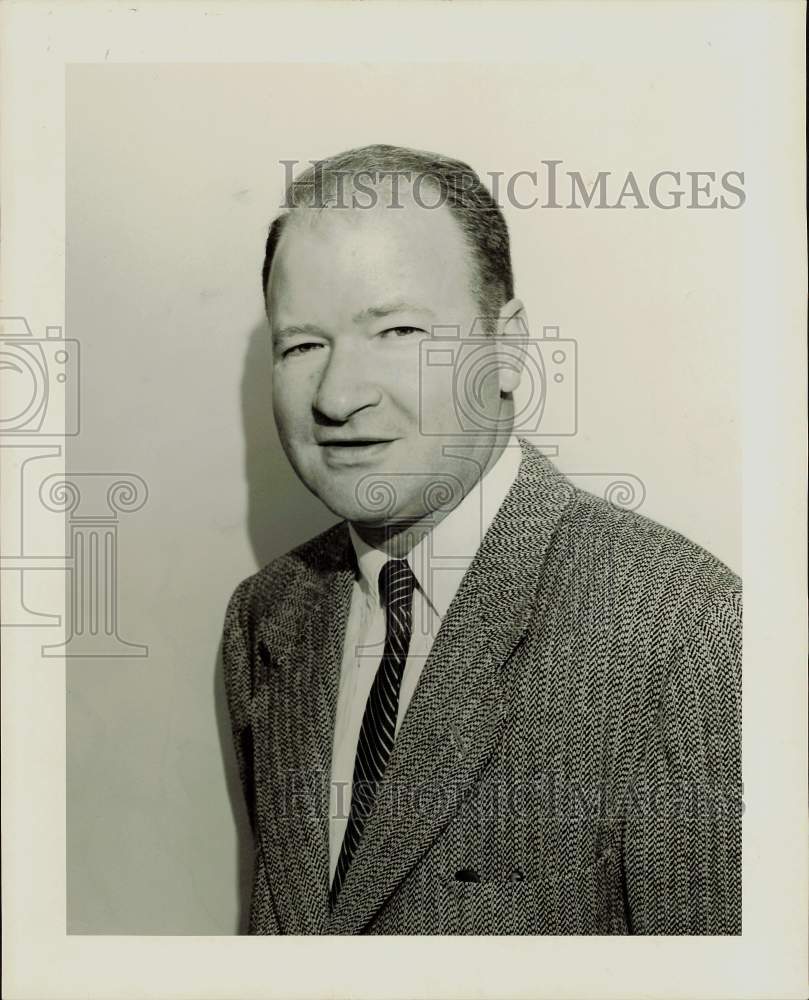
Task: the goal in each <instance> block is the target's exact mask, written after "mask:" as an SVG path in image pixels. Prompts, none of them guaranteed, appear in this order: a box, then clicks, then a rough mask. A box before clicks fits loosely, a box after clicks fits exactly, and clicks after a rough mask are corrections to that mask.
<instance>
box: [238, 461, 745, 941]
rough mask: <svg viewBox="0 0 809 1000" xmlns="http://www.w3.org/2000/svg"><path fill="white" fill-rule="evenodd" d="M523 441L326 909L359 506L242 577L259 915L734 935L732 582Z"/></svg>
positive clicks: (691, 547)
mask: <svg viewBox="0 0 809 1000" xmlns="http://www.w3.org/2000/svg"><path fill="white" fill-rule="evenodd" d="M521 447H522V462H521V466H520V472H519V475H518V477H517V480H516V482H515V483H514V485H513V487H512V489H511V491H510V492H509V494H508V496H507V497H506V499H505V501H504V502H503V505H502V506H501V508H500V510H499V512H498V514H497V516H496V518H495V519H494V521H493V523H492V525H491V526H490V528H489V530H488V532H487V533H486V535H485V537H484V538H483V540H482V543H481V545H480V548H479V549H478V551H477V553H476V555H475V557H474V559H473V561H472V564H471V566H470V567H469V570H468V571H467V573H466V575H465V577H464V579H463V581H462V583H461V586H460V588H459V590H458V592H457V594H456V596H455V599H454V600H453V602H452V604H451V606H450V608H449V610H448V612H447V615H446V616H445V618H444V620H443V621H442V623H441V627H440V630H439V632H438V635H437V636H436V638H435V641H434V643H433V647H432V650H431V652H430V656H429V658H428V660H427V662H426V664H425V666H424V670H423V673H422V675H421V677H420V680H419V684H418V686H417V688H416V691H415V693H414V695H413V699H412V701H411V703H410V706H409V708H408V711H407V713H406V715H405V717H404V719H403V721H402V723H401V726H400V729H399V732H398V734H397V736H396V742H395V745H394V748H393V751H392V753H391V755H390V759H389V760H388V763H387V767H386V769H385V774H384V777H383V779H382V781H381V782H380V784H379V787H378V791H377V797H376V801H375V803H374V808H373V811H372V813H371V815H370V816H369V818H368V820H367V822H366V825H365V828H364V830H363V836H362V839H361V842H360V843H359V844H358V846H357V849H356V852H355V854H354V856H353V858H352V860H351V865H350V866H349V869H348V872H347V874H346V877H345V881H344V882H343V885H342V888H341V891H340V895H339V898H338V899H337V902H336V905H335V906H334V907H333V908H330V906H329V855H328V804H329V777H330V765H331V743H332V736H333V727H334V715H335V706H336V700H337V690H338V683H339V672H340V664H341V660H342V637H343V632H344V629H345V622H346V616H347V613H348V608H349V602H350V596H351V588H352V584H353V579H354V572H355V566H354V563H353V552H352V547H351V544H350V539H349V538H348V532H347V528H346V525H345V524H344V523H342V524H338V525H335V526H334V527H333V528H331V529H330V530H329V531H327V532H325V533H324V534H322V535H320V536H319V537H317V538H315V539H313V540H312V541H311V542H308V543H306V544H305V545H302V546H300V547H299V548H297V549H295V550H294V551H292V552H290V553H289V554H287V555H285V556H283V557H281V558H279V559H277V560H275V561H274V562H273V563H271V564H270V565H268V566H265V567H264V568H263V569H262V570H260V571H259V572H257V573H256V574H254V575H253V576H251V577H249V578H248V579H246V580H244V581H242V583H241V584H240V585H239V586H238V587H237V588H236V590H235V592H234V594H233V596H232V597H231V600H230V603H229V605H228V609H227V613H226V617H225V625H224V637H223V658H224V669H225V680H226V685H227V692H228V701H229V707H230V713H231V720H232V724H233V731H234V738H235V747H236V755H237V760H238V764H239V769H240V773H241V776H242V781H243V785H244V790H245V795H246V801H247V806H248V810H249V814H250V818H251V821H252V824H253V829H254V833H255V843H256V864H255V880H254V890H253V896H252V902H251V913H250V932H251V933H254V934H279V933H284V934H358V933H370V934H614V933H618V934H625V933H633V934H738V933H740V932H741V813H742V799H741V610H742V605H741V581H740V580H739V578H738V577H737V576H736V574H734V573H733V572H732V571H731V570H729V569H728V568H727V567H726V566H724V565H723V564H722V563H721V562H720V561H719V560H718V559H716V558H715V557H714V556H712V555H711V554H710V553H708V552H706V551H705V550H704V549H702V548H700V547H699V546H698V545H696V544H694V543H693V542H691V541H689V540H688V539H686V538H684V537H683V536H682V535H680V534H678V533H677V532H675V531H671V530H669V529H667V528H664V527H662V526H661V525H659V524H656V523H655V522H653V521H651V520H649V519H648V518H645V517H643V516H641V515H639V514H637V513H632V512H629V511H626V510H622V509H620V508H617V507H615V506H613V505H611V504H610V503H609V502H607V501H606V500H603V499H601V498H598V497H595V496H592V495H590V494H588V493H586V492H584V491H582V490H579V489H577V488H576V487H574V486H573V485H572V484H571V483H570V482H569V481H568V480H566V479H565V477H564V476H562V475H561V474H560V473H559V472H558V471H557V470H556V469H555V467H554V466H553V464H552V463H551V462H550V461H549V460H548V459H547V458H545V457H544V456H543V455H541V454H540V453H539V452H537V451H536V449H534V448H533V446H531V445H530V444H528V443H527V442H521ZM459 873H462V875H461V878H459V877H458V876H459ZM470 873H471V875H470ZM470 877H471V878H472V880H471V881H470V880H469V879H470Z"/></svg>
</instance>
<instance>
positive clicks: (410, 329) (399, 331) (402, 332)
mask: <svg viewBox="0 0 809 1000" xmlns="http://www.w3.org/2000/svg"><path fill="white" fill-rule="evenodd" d="M424 332H425V331H424V330H422V329H421V328H420V327H418V326H392V327H389V328H388V329H387V330H383V331H382V333H381V334H380V336H381V337H385V336H386V335H387V334H393V336H394V337H395V339H396V340H404V338H405V337H409V336H412V335H413V334H414V333H415V334H418V333H424Z"/></svg>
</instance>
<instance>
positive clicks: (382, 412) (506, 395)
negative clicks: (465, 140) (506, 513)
mask: <svg viewBox="0 0 809 1000" xmlns="http://www.w3.org/2000/svg"><path fill="white" fill-rule="evenodd" d="M286 206H287V210H286V211H285V212H284V213H283V214H282V215H281V216H280V217H279V218H278V219H276V220H275V222H273V224H272V226H271V228H270V233H269V237H268V239H267V246H266V255H265V262H264V268H263V272H262V283H263V287H264V291H265V296H266V303H267V315H268V318H269V321H270V329H271V333H272V338H273V404H274V411H275V417H276V423H277V425H278V430H279V435H280V438H281V442H282V444H283V446H284V449H285V451H286V453H287V455H288V457H289V459H290V462H291V463H292V465H293V467H294V468H295V470H296V472H297V473H298V475H299V476H300V478H301V479H302V480H303V482H304V483H305V484H306V485H307V486H308V487H309V489H310V490H312V492H313V493H315V494H316V495H317V496H318V497H320V499H321V500H322V501H323V502H324V503H325V504H326V505H327V506H328V507H329V508H330V509H331V510H332V511H334V512H335V513H337V514H339V515H341V516H343V517H346V518H347V519H348V520H350V521H353V522H354V523H355V524H357V525H358V526H360V525H369V526H370V525H374V524H379V523H389V522H390V521H392V520H393V521H397V522H402V521H415V520H418V519H419V518H423V517H424V515H425V514H430V513H432V512H433V511H432V510H431V508H430V502H429V500H427V499H426V494H427V493H428V492H429V491H428V490H426V489H425V487H426V485H429V481H430V477H433V482H435V481H436V480H437V479H439V480H440V479H441V478H442V477H443V478H444V479H445V481H452V482H454V483H457V484H458V485H457V487H456V488H455V489H454V490H453V492H454V493H456V494H457V495H456V496H455V498H454V499H455V501H457V500H459V499H460V496H461V495H463V494H465V493H466V492H467V491H468V490H469V489H470V488H471V486H472V485H474V482H475V481H476V480H477V479H478V478H479V475H480V473H481V470H482V469H485V468H486V467H487V466H488V465H490V464H491V461H492V459H493V457H495V456H496V454H499V450H500V448H501V447H502V443H503V441H504V439H505V438H506V437H507V435H508V432H509V430H510V417H511V415H512V414H513V401H512V399H511V394H512V393H513V391H514V389H515V388H516V387H517V385H518V384H519V364H515V360H514V358H515V355H514V351H513V350H512V351H510V352H507V351H504V350H503V340H504V338H505V337H507V336H520V335H523V336H524V334H525V332H526V326H525V318H524V311H523V307H522V304H521V303H520V302H519V300H517V299H515V298H514V293H513V279H512V272H511V261H510V255H509V240H508V231H507V228H506V224H505V220H504V219H503V216H502V214H501V213H500V210H499V208H498V207H497V205H496V204H495V202H494V201H493V199H492V198H491V196H490V195H489V193H488V191H487V190H486V189H485V187H483V185H482V184H481V183H480V180H479V179H478V178H477V176H476V175H475V173H474V172H473V171H472V170H471V168H470V167H468V166H466V165H465V164H463V163H460V162H458V161H456V160H450V159H448V158H447V157H443V156H438V155H435V154H431V153H422V152H418V151H415V150H409V149H401V148H398V147H393V146H369V147H365V148H363V149H356V150H350V151H349V152H347V153H341V154H339V155H338V156H335V157H331V158H329V159H328V160H325V161H319V162H318V163H317V164H316V165H314V166H313V167H312V168H310V169H309V170H307V171H306V172H305V173H304V174H302V175H301V176H299V177H298V178H297V179H296V180H295V181H294V182H293V183H292V185H291V186H290V188H289V190H288V191H287V200H286ZM437 328H444V331H446V330H447V328H449V329H457V330H458V331H459V333H460V337H461V338H463V339H465V338H468V337H469V336H470V334H472V335H473V336H474V337H475V338H476V339H475V342H474V343H473V344H467V346H466V349H467V353H468V351H469V350H471V351H473V352H474V357H473V361H474V364H473V366H472V367H473V368H474V369H476V370H477V372H478V374H477V376H474V375H473V378H472V380H471V383H470V382H469V379H464V380H463V381H464V385H458V384H456V383H457V379H456V381H455V382H454V381H453V371H455V373H457V365H456V368H455V369H454V370H453V369H452V368H450V369H449V370H447V368H446V367H445V366H444V367H442V366H441V365H438V366H431V365H430V364H426V363H425V351H424V348H425V346H427V345H428V344H431V343H435V341H434V340H432V339H431V338H433V337H434V336H435V335H436V333H438V332H439V331H438V330H437ZM439 335H440V333H439ZM456 360H457V359H456ZM467 360H468V359H467ZM467 367H468V366H467ZM468 392H471V393H472V394H473V395H474V399H473V400H472V402H473V409H474V411H475V413H476V414H477V415H478V418H476V419H473V421H472V424H471V426H470V424H469V422H468V421H467V422H466V423H465V424H464V423H463V421H460V422H459V412H458V403H459V399H458V394H459V393H468ZM460 402H461V403H463V402H464V401H463V400H460ZM462 409H464V411H465V412H468V407H465V406H464V407H462ZM449 444H454V445H456V447H455V448H454V449H452V450H453V451H454V452H455V457H451V456H449V455H447V454H446V453H445V446H446V445H449ZM377 484H384V486H385V487H386V489H387V492H388V493H389V494H390V493H391V492H392V493H393V494H394V495H395V499H394V500H393V501H391V502H390V503H388V504H386V505H385V509H384V512H382V511H380V510H377V509H375V508H374V505H373V504H369V502H368V499H367V498H368V496H369V495H373V490H372V488H373V486H374V485H377ZM369 487H371V493H369ZM451 505H452V504H451ZM451 505H450V506H451Z"/></svg>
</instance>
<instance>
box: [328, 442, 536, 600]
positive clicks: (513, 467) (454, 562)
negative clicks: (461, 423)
mask: <svg viewBox="0 0 809 1000" xmlns="http://www.w3.org/2000/svg"><path fill="white" fill-rule="evenodd" d="M521 456H522V451H521V447H520V442H519V441H518V440H517V438H516V437H515V436H514V435H513V434H512V436H511V438H510V439H509V442H508V444H507V445H506V447H505V449H504V450H503V452H502V454H501V455H500V456H499V458H498V459H497V461H496V462H495V463H494V465H493V466H492V467H491V469H489V470H488V472H486V473H485V475H483V476H482V477H481V478H480V479H479V480H478V481H477V482H476V483H475V485H474V486H473V487H472V489H471V490H470V491H469V492H468V493H467V494H466V496H465V497H464V498H463V500H461V502H460V503H459V504H458V506H457V507H455V508H454V509H453V510H451V511H450V512H449V513H448V514H447V515H446V516H445V517H443V518H442V519H441V520H440V521H439V522H438V523H437V524H436V525H435V527H434V528H432V530H431V531H429V532H428V533H427V534H426V535H424V536H423V537H422V538H421V539H419V541H418V542H417V543H416V544H415V545H414V546H413V548H412V549H411V550H410V551H409V552H408V553H407V555H406V557H405V558H406V559H407V562H408V565H409V566H410V569H411V570H412V572H413V575H414V576H415V578H416V583H417V584H418V587H419V589H420V590H421V591H422V593H423V594H424V595H425V596H426V598H427V599H428V601H429V602H430V604H431V605H432V607H433V610H434V611H435V612H436V613H437V614H438V615H439V616H440V617H441V618H443V617H444V615H445V614H446V613H447V609H448V608H449V606H450V603H451V602H452V598H453V597H454V596H455V594H456V592H457V590H458V587H459V586H460V584H461V580H462V579H463V575H464V573H465V572H466V570H467V569H468V568H469V565H470V564H471V562H472V560H473V559H474V557H475V554H476V553H477V550H478V548H479V547H480V543H481V541H482V540H483V536H484V535H485V534H486V532H487V531H488V529H489V526H490V524H491V523H492V521H493V520H494V518H495V515H496V514H497V511H498V510H499V509H500V505H501V504H502V503H503V500H505V498H506V494H507V493H508V491H509V490H510V489H511V487H512V485H513V483H514V480H515V479H516V478H517V473H518V471H519V468H520V459H521ZM348 531H349V535H350V537H351V542H352V544H353V546H354V552H355V553H356V556H357V564H358V566H359V570H360V582H361V584H362V586H363V589H365V590H366V592H367V593H369V595H370V596H371V597H373V599H374V600H375V601H376V602H377V603H378V602H379V584H378V581H379V572H380V570H381V569H382V567H383V566H384V565H385V563H386V562H387V561H388V558H389V557H388V555H387V554H386V553H385V552H383V551H382V550H381V549H377V548H374V546H372V545H369V544H368V543H367V542H365V541H364V540H363V539H362V538H360V536H359V535H358V534H357V532H356V530H355V529H354V526H353V525H352V524H349V525H348Z"/></svg>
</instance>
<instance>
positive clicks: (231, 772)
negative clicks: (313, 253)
mask: <svg viewBox="0 0 809 1000" xmlns="http://www.w3.org/2000/svg"><path fill="white" fill-rule="evenodd" d="M241 409H242V432H243V435H244V474H245V478H246V481H247V497H248V507H247V531H248V537H249V539H250V546H251V548H252V550H253V556H254V559H255V564H256V567H257V568H260V567H262V566H265V565H266V564H267V563H269V562H271V561H272V560H273V559H275V558H277V557H278V556H280V555H283V554H284V553H285V552H288V551H289V550H290V549H292V548H294V547H295V546H296V545H299V544H300V543H301V542H304V541H306V540H307V539H309V538H312V537H313V536H314V535H317V534H318V533H319V532H321V531H324V530H325V529H326V528H328V527H329V526H330V525H332V524H334V523H335V521H336V518H335V516H334V515H333V514H332V513H331V512H330V511H329V510H327V509H326V508H325V507H324V506H323V504H321V502H320V501H319V500H318V499H317V498H316V497H314V496H312V494H311V493H309V491H308V490H307V489H306V487H305V486H304V485H303V484H302V483H301V482H300V480H299V479H298V477H297V476H296V474H295V472H294V470H293V469H292V467H291V466H290V464H289V462H288V460H287V458H286V455H285V454H284V451H283V449H282V447H281V443H280V441H279V439H278V433H277V431H276V428H275V421H274V419H273V413H272V358H271V353H270V331H269V328H268V326H267V321H266V320H262V321H261V322H259V323H258V324H257V325H256V326H255V327H254V328H253V330H252V331H251V333H250V335H249V338H248V344H247V353H246V355H245V359H244V372H243V375H242V382H241ZM238 582H239V581H238V580H235V581H234V582H233V587H232V588H231V589H234V588H235V586H236V584H237V583H238ZM222 615H223V617H224V608H223V609H222ZM214 704H215V707H216V722H217V729H218V731H219V740H220V744H221V747H222V756H223V760H224V767H225V780H226V783H227V790H228V796H229V798H230V803H231V808H232V809H233V816H234V821H235V824H236V832H237V837H238V846H237V872H238V875H237V878H238V893H239V902H240V915H239V926H238V929H237V931H236V932H237V933H239V934H244V933H246V932H247V918H248V914H249V903H250V891H251V889H252V876H253V839H252V834H251V831H250V824H249V821H248V818H247V809H246V806H245V802H244V795H243V793H242V789H241V783H240V780H239V774H238V770H237V767H236V758H235V755H234V752H233V739H232V735H231V728H230V717H229V714H228V707H227V699H226V695H225V685H224V677H223V673H222V650H221V643H220V648H219V651H218V653H217V657H216V665H215V671H214Z"/></svg>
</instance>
